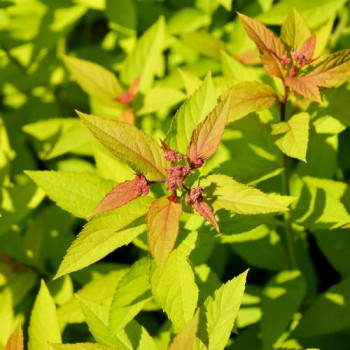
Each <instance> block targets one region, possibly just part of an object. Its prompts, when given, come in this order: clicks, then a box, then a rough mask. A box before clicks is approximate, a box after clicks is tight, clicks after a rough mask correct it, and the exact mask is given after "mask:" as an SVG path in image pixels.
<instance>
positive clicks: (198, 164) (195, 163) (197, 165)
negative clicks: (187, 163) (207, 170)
mask: <svg viewBox="0 0 350 350" xmlns="http://www.w3.org/2000/svg"><path fill="white" fill-rule="evenodd" d="M203 164H204V160H203V159H202V158H201V157H196V158H195V159H194V160H193V162H192V164H191V166H192V168H194V169H197V168H200V167H201V166H203Z"/></svg>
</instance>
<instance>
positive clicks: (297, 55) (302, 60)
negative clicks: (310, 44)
mask: <svg viewBox="0 0 350 350" xmlns="http://www.w3.org/2000/svg"><path fill="white" fill-rule="evenodd" d="M292 58H293V60H294V61H295V62H297V64H298V65H299V67H303V66H305V65H307V64H309V63H310V60H308V59H307V58H306V57H305V55H304V54H303V53H301V52H299V51H297V50H293V51H292Z"/></svg>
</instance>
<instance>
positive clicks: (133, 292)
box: [109, 258, 152, 334]
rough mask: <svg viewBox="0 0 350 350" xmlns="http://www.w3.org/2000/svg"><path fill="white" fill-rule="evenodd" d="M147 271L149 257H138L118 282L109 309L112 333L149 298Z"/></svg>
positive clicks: (134, 314)
mask: <svg viewBox="0 0 350 350" xmlns="http://www.w3.org/2000/svg"><path fill="white" fill-rule="evenodd" d="M149 271H150V261H149V259H148V258H143V259H140V260H138V261H137V262H136V263H134V265H133V266H132V267H131V268H130V270H129V271H128V273H127V274H126V275H125V276H124V277H123V278H122V279H121V281H120V282H119V284H118V286H117V289H116V291H115V294H114V297H113V301H112V305H111V307H110V311H109V320H110V322H109V327H110V330H111V332H113V334H116V333H118V332H119V331H120V330H121V329H123V328H124V327H125V326H126V325H127V324H128V323H129V322H130V321H131V320H132V319H133V318H134V317H135V316H136V315H137V314H138V313H139V312H140V311H141V309H142V308H143V307H144V305H145V304H146V303H147V302H148V301H149V300H150V298H151V296H152V294H151V290H150V285H149Z"/></svg>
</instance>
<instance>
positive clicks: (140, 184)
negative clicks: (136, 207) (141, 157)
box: [134, 174, 149, 194]
mask: <svg viewBox="0 0 350 350" xmlns="http://www.w3.org/2000/svg"><path fill="white" fill-rule="evenodd" d="M134 186H135V187H136V188H137V190H138V191H139V193H140V194H148V193H149V186H148V183H147V180H146V178H145V177H144V176H143V175H141V174H137V175H136V177H135V180H134Z"/></svg>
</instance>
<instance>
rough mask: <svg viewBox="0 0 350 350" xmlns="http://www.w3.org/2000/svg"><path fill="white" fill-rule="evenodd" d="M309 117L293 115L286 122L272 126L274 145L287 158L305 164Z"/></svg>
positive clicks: (305, 114) (307, 115)
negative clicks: (295, 159) (298, 160)
mask: <svg viewBox="0 0 350 350" xmlns="http://www.w3.org/2000/svg"><path fill="white" fill-rule="evenodd" d="M309 123H310V115H309V114H308V113H305V112H302V113H298V114H294V115H293V116H292V117H291V118H290V119H288V121H286V122H281V123H276V124H272V135H274V136H275V137H276V139H275V144H276V145H277V146H278V147H279V148H280V149H281V151H282V152H283V153H285V154H286V155H287V156H290V157H293V158H297V159H300V160H302V161H304V162H306V152H307V144H308V142H309Z"/></svg>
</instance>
